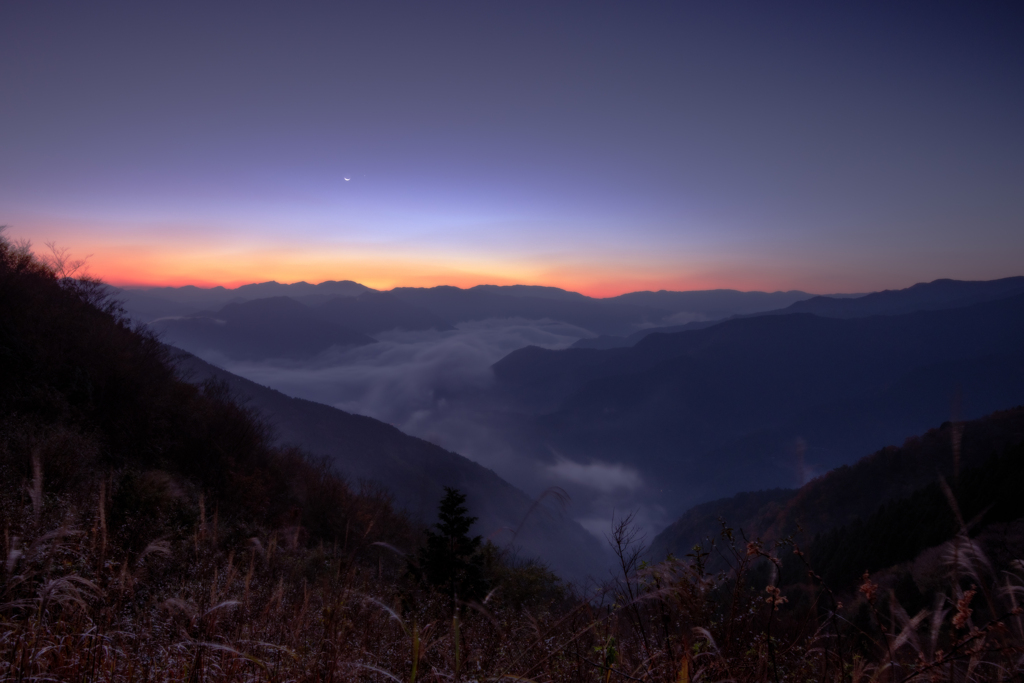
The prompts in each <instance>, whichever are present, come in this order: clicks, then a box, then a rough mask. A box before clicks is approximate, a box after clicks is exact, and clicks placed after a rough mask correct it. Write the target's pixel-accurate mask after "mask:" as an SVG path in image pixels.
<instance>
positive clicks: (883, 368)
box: [494, 296, 1024, 526]
mask: <svg viewBox="0 0 1024 683" xmlns="http://www.w3.org/2000/svg"><path fill="white" fill-rule="evenodd" d="M1021 348H1024V296H1016V297H1011V298H1007V299H1003V300H999V301H992V302H987V303H983V304H977V305H974V306H969V307H964V308H959V309H948V310H942V311H922V312H917V313H911V314H906V315H899V316H875V317H869V318H856V319H834V318H823V317H819V316H814V315H810V314H793V315H778V316H774V315H772V316H761V317H752V318H744V319H736V320H730V321H726V322H722V323H719V324H717V325H714V326H711V327H709V328H706V329H703V330H691V331H686V332H678V333H675V334H651V335H649V336H647V337H646V338H644V339H643V340H641V341H640V342H638V343H637V344H636V345H635V346H633V347H631V348H620V349H611V350H594V349H568V350H561V351H553V350H545V349H539V348H527V349H521V350H519V351H516V352H514V353H512V354H510V355H509V356H508V357H506V358H504V359H502V360H501V361H500V362H499V363H497V364H496V365H495V368H494V370H495V374H496V376H497V378H498V385H497V388H496V394H498V395H500V396H501V397H502V400H503V401H504V404H505V405H506V406H514V407H513V408H510V410H512V411H515V410H518V411H519V415H521V416H522V423H521V425H520V427H519V434H529V435H530V436H529V438H528V439H526V441H527V442H528V444H532V448H533V453H534V454H535V457H537V458H538V459H545V458H546V460H547V461H548V462H549V463H550V467H552V468H557V467H558V466H559V464H560V463H566V462H568V463H574V464H575V466H576V467H578V468H585V467H603V468H606V469H608V468H613V467H616V466H618V467H625V468H629V469H630V470H631V471H632V472H633V473H634V474H635V475H636V476H635V477H634V478H632V479H630V481H631V482H633V483H632V484H631V485H630V486H628V487H627V486H623V487H622V488H621V490H620V491H619V495H618V496H614V497H613V496H610V495H603V496H602V495H598V494H597V493H596V492H595V495H594V496H593V501H594V509H595V510H596V509H597V508H598V507H599V506H604V507H608V506H610V504H612V503H614V504H616V505H617V506H619V507H621V506H623V505H627V504H628V502H629V501H640V500H643V501H644V502H645V504H646V505H649V506H650V508H651V510H652V514H658V513H659V512H661V513H662V514H663V515H664V516H665V517H664V518H671V517H673V516H675V515H678V514H681V513H682V511H683V510H685V509H686V508H687V507H689V506H690V505H692V504H695V503H698V502H700V501H702V500H708V499H711V498H715V497H719V496H721V495H727V494H729V493H734V492H736V491H739V490H745V489H747V490H751V489H753V490H756V489H762V488H771V487H778V486H793V485H795V484H798V483H799V482H800V480H801V479H804V480H806V479H807V478H808V477H809V476H811V475H814V474H817V473H821V472H824V471H826V470H828V469H830V468H832V467H836V466H838V465H841V464H843V463H846V462H850V461H852V460H853V459H855V458H857V457H859V456H861V455H863V454H864V453H870V452H872V451H874V450H877V449H878V448H880V447H882V446H885V445H887V444H892V443H901V442H902V441H903V439H905V438H906V437H907V436H909V435H912V434H915V433H919V432H921V431H923V430H924V429H927V428H928V427H929V426H930V425H934V424H936V423H938V422H941V421H942V420H943V419H946V418H948V416H949V414H950V410H951V405H953V403H954V402H955V401H956V400H957V399H956V397H957V396H960V397H961V399H960V403H961V406H962V407H961V410H962V411H963V415H964V416H965V417H976V416H980V415H983V414H985V413H988V412H992V411H994V410H997V409H1000V408H1005V407H1008V406H1012V405H1017V404H1019V403H1021V402H1024V361H1022V358H1021V355H1020V352H1019V350H1020V349H1021ZM524 447H525V446H524ZM638 480H639V481H640V482H642V483H641V484H640V485H636V484H635V482H636V481H638ZM569 488H570V490H571V491H574V492H576V491H578V490H579V488H578V487H572V486H569ZM574 495H577V494H576V493H574ZM577 498H578V499H580V498H583V496H580V495H577ZM656 525H657V523H656V522H655V526H656Z"/></svg>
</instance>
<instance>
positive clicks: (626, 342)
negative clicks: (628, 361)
mask: <svg viewBox="0 0 1024 683" xmlns="http://www.w3.org/2000/svg"><path fill="white" fill-rule="evenodd" d="M723 317H728V316H723ZM720 322H722V321H721V319H715V320H699V321H694V322H692V323H683V324H682V325H664V326H662V327H648V328H647V329H643V330H637V331H636V332H634V333H633V334H631V335H628V336H626V337H617V336H615V335H611V334H602V335H600V336H598V337H591V338H589V339H580V340H578V341H576V342H573V345H572V348H574V349H621V348H624V347H626V346H633V345H634V344H636V343H637V342H638V341H640V340H641V339H643V338H644V337H646V336H648V335H650V334H672V333H675V332H686V331H687V330H703V329H704V328H705V327H711V326H712V325H717V324H718V323H720Z"/></svg>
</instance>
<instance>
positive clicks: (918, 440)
mask: <svg viewBox="0 0 1024 683" xmlns="http://www.w3.org/2000/svg"><path fill="white" fill-rule="evenodd" d="M956 434H959V437H958V438H959V439H960V451H959V452H960V462H959V466H960V468H961V470H962V471H967V470H969V469H973V470H978V469H979V468H982V467H983V466H984V465H986V463H988V462H989V461H990V460H991V458H993V457H997V456H1000V455H1001V454H1003V453H1006V452H1008V451H1010V450H1012V449H1014V448H1019V447H1020V445H1021V444H1024V407H1019V408H1015V409H1012V410H1006V411H1000V412H997V413H994V414H992V415H989V416H987V417H984V418H982V419H978V420H972V421H969V422H966V423H963V424H961V425H952V424H950V423H946V424H943V425H942V426H941V427H939V428H936V429H931V430H929V431H928V432H926V433H925V434H923V435H922V436H920V437H913V438H910V439H907V441H906V442H905V443H904V444H903V445H902V446H900V447H888V448H884V449H882V450H880V451H878V452H877V453H874V454H872V455H870V456H867V457H865V458H862V459H861V460H859V461H857V462H856V463H855V464H853V465H847V466H843V467H840V468H838V469H835V470H833V471H831V472H829V473H827V474H825V475H823V476H821V477H818V478H817V479H815V480H813V481H811V482H810V483H808V484H806V485H805V486H803V487H802V488H800V489H799V490H777V491H762V492H757V493H741V494H737V495H736V496H733V497H731V498H724V499H721V500H716V501H712V502H709V503H703V504H701V505H698V506H696V507H694V508H692V509H691V510H689V511H687V512H686V514H684V515H683V516H682V517H681V518H680V519H679V520H678V521H676V522H675V523H673V524H672V525H671V526H669V527H668V528H666V529H665V530H664V531H662V532H661V533H660V534H658V536H657V537H656V538H655V539H654V541H653V542H652V544H651V557H652V558H654V559H660V558H661V557H664V556H665V555H666V554H668V553H673V554H680V553H685V552H689V550H690V549H691V548H692V547H693V545H694V544H696V543H699V542H700V541H701V540H702V539H705V538H708V537H714V536H715V535H717V533H718V531H719V530H720V523H719V519H722V520H724V521H725V522H726V523H728V524H729V525H730V526H732V527H734V528H736V529H737V530H739V529H742V530H743V531H744V533H745V534H746V535H747V537H748V538H757V537H759V538H762V539H764V540H766V541H770V540H775V539H780V538H783V537H786V536H790V535H794V534H796V535H797V536H798V538H799V539H802V541H801V542H802V543H805V544H806V543H809V542H810V541H811V540H812V539H813V538H814V537H815V536H816V535H818V534H823V533H825V532H829V531H830V530H834V529H839V528H842V527H846V526H849V525H851V524H854V523H856V522H857V520H866V519H868V518H869V517H870V516H871V515H872V514H873V513H875V511H876V510H878V509H879V507H880V506H882V505H884V504H886V503H891V502H893V501H898V500H902V499H907V498H908V497H910V496H912V495H914V494H915V492H918V491H920V490H922V489H924V488H925V487H928V486H929V485H932V484H934V482H935V481H936V480H937V479H938V477H951V476H952V474H953V470H954V453H953V443H954V436H955V435H956ZM1008 481H1009V480H1008ZM931 495H932V498H934V494H931ZM940 495H941V493H940ZM971 495H976V494H973V493H972V494H971ZM944 500H945V499H944V498H942V501H943V502H942V505H940V506H938V507H937V508H936V507H934V506H931V503H929V505H928V506H924V507H922V508H920V509H924V510H927V511H926V512H925V514H926V515H931V516H933V517H934V516H936V515H938V516H941V515H944V514H946V513H947V512H948V506H947V505H946V503H945V502H944ZM995 500H996V497H995V496H994V495H993V497H992V498H991V500H990V501H989V502H994V501H995ZM977 507H978V509H979V510H980V509H981V508H982V507H983V506H981V505H979V506H977ZM1004 521H1005V520H1004ZM945 531H946V532H948V529H946V530H945ZM941 540H945V538H942V539H940V541H941ZM915 543H916V542H915ZM913 545H914V544H910V545H907V547H908V548H910V547H912V546H913ZM919 549H920V548H919ZM911 557H913V555H911ZM902 559H907V558H902ZM885 566H887V565H885ZM863 570H864V568H863V567H862V568H861V569H860V571H863Z"/></svg>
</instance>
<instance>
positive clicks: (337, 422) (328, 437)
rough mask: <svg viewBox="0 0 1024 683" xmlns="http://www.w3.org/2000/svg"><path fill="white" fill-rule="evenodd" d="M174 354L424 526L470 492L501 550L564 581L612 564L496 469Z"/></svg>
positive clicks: (587, 537) (185, 369)
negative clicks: (453, 497) (455, 496)
mask: <svg viewBox="0 0 1024 683" xmlns="http://www.w3.org/2000/svg"><path fill="white" fill-rule="evenodd" d="M173 357H174V359H175V363H176V365H177V367H178V370H179V372H180V374H181V375H182V377H183V378H185V379H187V380H188V381H190V382H194V383H201V382H204V381H206V380H210V379H212V380H215V381H218V382H223V383H225V384H226V385H227V386H228V388H229V389H230V391H231V393H232V394H233V395H234V396H235V397H236V398H237V399H239V400H240V401H241V402H242V403H244V404H245V405H246V406H247V407H249V408H253V409H255V410H257V411H258V412H259V413H260V415H261V416H262V417H263V418H264V419H265V420H266V421H267V422H268V424H269V425H270V426H271V427H272V428H273V429H274V433H275V436H276V439H277V440H278V442H279V443H281V444H282V445H290V446H297V447H299V448H301V449H302V450H303V451H305V452H307V453H310V454H312V455H314V456H319V457H326V458H328V459H329V460H330V462H331V463H332V464H333V465H334V466H335V467H336V468H337V470H338V471H339V472H341V473H342V474H343V475H344V476H345V477H346V478H348V480H349V481H350V482H352V483H353V484H355V485H356V486H358V483H359V482H360V481H362V480H365V481H371V482H376V483H378V484H380V485H381V486H383V487H384V488H385V489H386V490H387V491H389V492H390V493H391V494H393V495H394V497H395V502H396V504H397V506H398V507H400V508H403V509H405V510H407V511H408V512H409V513H410V514H411V515H412V516H413V518H414V519H416V520H418V521H420V522H423V523H425V524H430V523H433V522H434V521H436V517H437V504H438V501H439V500H440V499H441V498H442V497H443V496H444V487H445V486H451V487H454V488H458V489H460V490H461V491H463V492H465V494H466V496H467V506H468V507H469V509H470V510H471V511H472V514H473V515H474V516H476V517H479V521H478V522H477V524H476V525H475V526H474V530H473V531H474V533H478V534H482V535H484V536H485V537H486V538H491V539H492V540H493V541H494V542H495V543H497V544H498V545H502V546H503V545H505V544H507V543H510V542H511V543H513V545H514V546H516V547H518V548H519V549H520V553H521V555H522V556H523V558H524V559H526V558H532V557H540V558H542V559H543V560H544V561H545V562H546V563H547V564H548V565H549V566H550V567H551V568H552V569H553V570H554V571H556V572H557V573H559V574H560V575H561V576H563V577H566V578H576V579H584V578H586V577H587V576H588V574H590V573H593V572H594V571H595V570H596V571H600V570H601V568H603V567H605V566H606V565H607V560H606V557H605V548H604V546H603V544H602V543H600V542H599V541H598V540H597V539H596V538H595V537H594V536H592V535H591V534H589V533H588V532H587V531H585V530H584V529H583V528H582V527H581V526H580V525H579V524H577V523H576V522H574V521H572V519H570V518H569V517H568V516H567V515H566V514H564V512H563V511H561V510H559V509H558V506H557V505H555V504H553V503H554V500H553V499H552V500H548V501H546V502H543V501H542V502H541V503H540V504H537V502H536V501H534V500H531V499H530V498H529V497H528V496H527V495H526V494H525V493H523V492H522V491H520V490H519V489H517V488H515V487H514V486H512V485H511V484H509V483H508V482H506V481H504V480H503V479H501V478H500V477H499V476H498V475H497V474H495V473H494V472H492V471H491V470H489V469H487V468H485V467H482V466H480V465H478V464H477V463H475V462H473V461H471V460H468V459H467V458H464V457H462V456H461V455H458V454H456V453H452V452H450V451H446V450H445V449H443V448H441V447H439V446H436V445H434V444H432V443H430V442H428V441H424V440H422V439H417V438H415V437H412V436H409V435H407V434H404V433H402V432H401V431H399V430H398V429H396V428H395V427H392V426H391V425H388V424H385V423H383V422H380V421H378V420H374V419H373V418H369V417H363V416H361V415H352V414H351V413H346V412H344V411H341V410H337V409H335V408H332V407H330V406H326V405H323V404H320V403H314V402H312V401H305V400H302V399H297V398H290V397H288V396H285V395H284V394H282V393H280V392H278V391H274V390H273V389H268V388H267V387H263V386H260V385H258V384H256V383H254V382H250V381H249V380H247V379H244V378H242V377H239V376H237V375H233V374H231V373H229V372H227V371H225V370H221V369H220V368H217V367H214V366H213V365H210V364H208V363H206V362H204V361H202V360H200V359H199V358H196V357H195V356H193V355H191V354H188V353H186V352H183V351H179V350H173Z"/></svg>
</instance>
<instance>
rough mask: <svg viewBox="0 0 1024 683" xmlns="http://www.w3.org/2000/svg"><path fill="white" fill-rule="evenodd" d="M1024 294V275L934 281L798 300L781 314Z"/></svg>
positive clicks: (853, 311) (832, 314)
mask: <svg viewBox="0 0 1024 683" xmlns="http://www.w3.org/2000/svg"><path fill="white" fill-rule="evenodd" d="M1016 294H1024V277H1007V278H1003V279H1001V280H988V281H962V280H935V281H933V282H921V283H918V284H916V285H914V286H913V287H908V288H906V289H887V290H885V291H883V292H875V293H873V294H867V295H865V296H861V297H856V298H837V297H830V296H816V297H814V298H812V299H807V300H806V301H798V302H796V303H794V304H793V305H791V306H789V307H787V308H785V309H783V310H781V311H778V312H779V313H813V314H815V315H821V316H825V317H828V318H861V317H865V316H869V315H901V314H903V313H913V312H914V311H935V310H942V309H946V308H960V307H963V306H970V305H971V304H979V303H983V302H986V301H994V300H997V299H1003V298H1006V297H1009V296H1014V295H1016Z"/></svg>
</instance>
